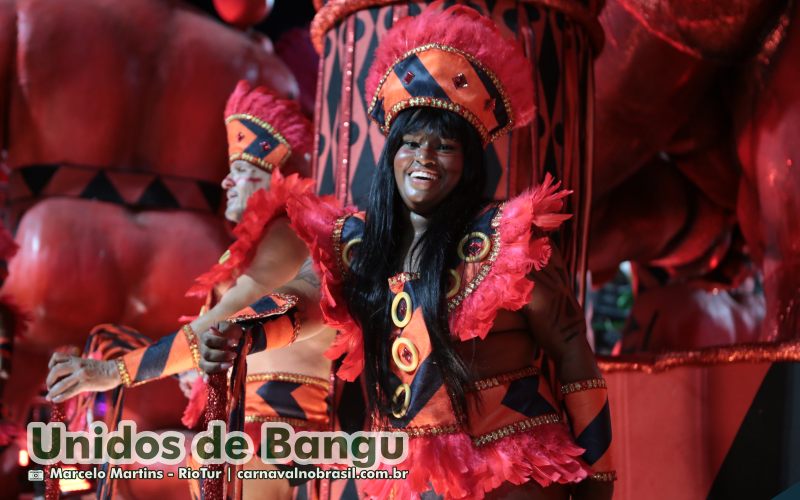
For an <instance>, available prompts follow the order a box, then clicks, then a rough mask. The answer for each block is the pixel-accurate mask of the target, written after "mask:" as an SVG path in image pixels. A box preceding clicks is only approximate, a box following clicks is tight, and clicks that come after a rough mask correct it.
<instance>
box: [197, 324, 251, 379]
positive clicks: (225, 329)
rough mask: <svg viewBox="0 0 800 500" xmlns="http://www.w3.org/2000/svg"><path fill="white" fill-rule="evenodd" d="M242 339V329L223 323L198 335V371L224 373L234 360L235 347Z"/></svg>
mask: <svg viewBox="0 0 800 500" xmlns="http://www.w3.org/2000/svg"><path fill="white" fill-rule="evenodd" d="M241 337H242V328H241V327H240V326H239V325H237V324H235V323H228V322H225V321H223V322H222V323H220V324H219V325H218V326H217V328H211V329H210V330H207V331H205V332H203V333H201V334H200V369H202V370H203V371H204V372H206V373H217V372H221V371H225V370H227V369H228V368H230V367H231V366H232V364H233V360H234V358H236V345H237V344H238V343H239V339H240V338H241Z"/></svg>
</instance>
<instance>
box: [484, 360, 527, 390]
mask: <svg viewBox="0 0 800 500" xmlns="http://www.w3.org/2000/svg"><path fill="white" fill-rule="evenodd" d="M538 374H539V368H537V367H535V366H529V367H527V368H522V369H520V370H515V371H513V372H508V373H503V374H502V375H497V376H494V377H489V378H484V379H481V380H478V381H476V382H474V383H473V387H474V388H475V390H477V391H483V390H486V389H491V388H492V387H497V386H499V385H503V384H508V383H509V382H513V381H515V380H519V379H522V378H525V377H529V376H531V375H538Z"/></svg>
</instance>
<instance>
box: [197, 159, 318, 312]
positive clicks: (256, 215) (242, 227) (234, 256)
mask: <svg viewBox="0 0 800 500" xmlns="http://www.w3.org/2000/svg"><path fill="white" fill-rule="evenodd" d="M313 186H314V183H313V181H311V180H309V179H304V178H302V177H300V176H298V175H297V174H292V175H290V176H288V177H283V175H281V174H280V172H279V171H278V170H276V171H274V172H273V173H272V179H271V181H270V186H269V189H259V190H258V191H256V192H255V193H253V194H252V195H251V196H250V199H249V200H247V207H246V208H245V211H244V213H243V214H242V220H241V221H240V222H239V224H237V225H236V227H235V228H234V230H233V236H234V237H235V238H236V241H234V242H233V244H232V245H231V246H230V247H228V249H227V250H226V251H225V253H224V254H222V257H220V260H219V262H217V263H216V264H214V266H213V267H212V268H211V269H209V270H208V271H207V272H205V273H203V274H202V275H200V276H198V277H197V278H195V285H194V286H192V287H191V288H190V289H189V291H188V292H186V295H187V296H188V297H202V298H205V297H206V296H207V295H208V293H209V292H210V291H212V290H213V289H214V287H215V286H216V285H218V284H222V283H227V282H230V281H233V280H235V279H236V278H238V277H239V276H241V274H242V273H243V272H244V271H245V270H247V267H248V266H249V265H250V262H252V260H253V257H254V256H255V252H256V249H257V248H258V245H259V243H260V242H261V239H262V238H263V237H264V235H265V234H266V230H267V226H268V225H269V223H270V222H272V221H273V220H275V219H276V218H278V217H280V216H282V215H285V214H286V204H287V201H288V200H289V199H290V198H291V197H293V196H301V195H304V194H306V193H311V192H312V191H313Z"/></svg>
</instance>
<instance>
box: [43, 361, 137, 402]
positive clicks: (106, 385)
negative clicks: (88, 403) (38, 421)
mask: <svg viewBox="0 0 800 500" xmlns="http://www.w3.org/2000/svg"><path fill="white" fill-rule="evenodd" d="M48 366H49V368H50V373H48V374H47V389H48V392H47V396H46V398H47V400H48V401H52V402H54V403H61V402H63V401H66V400H67V399H69V398H71V397H73V396H76V395H78V394H80V393H81V392H103V391H109V390H111V389H114V388H115V387H117V386H118V385H120V384H121V383H122V380H121V379H120V376H119V371H117V365H116V362H115V361H114V360H110V361H100V360H96V359H86V358H81V357H79V356H73V355H70V354H65V353H59V352H57V353H55V354H53V356H52V357H51V358H50V363H49V365H48Z"/></svg>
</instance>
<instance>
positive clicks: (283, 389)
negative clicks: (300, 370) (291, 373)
mask: <svg viewBox="0 0 800 500" xmlns="http://www.w3.org/2000/svg"><path fill="white" fill-rule="evenodd" d="M300 385H302V384H299V383H297V382H285V381H283V380H270V381H268V382H264V384H262V385H261V387H259V388H258V389H256V394H258V395H259V396H261V399H263V400H264V402H265V403H267V404H268V405H270V406H271V407H272V409H273V410H275V413H277V414H278V416H280V417H283V418H296V419H301V420H305V419H306V418H308V417H307V416H306V412H305V411H303V408H302V407H301V406H300V403H298V402H297V399H295V397H294V396H293V395H292V392H294V391H295V390H296V389H297V388H298V387H300Z"/></svg>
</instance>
